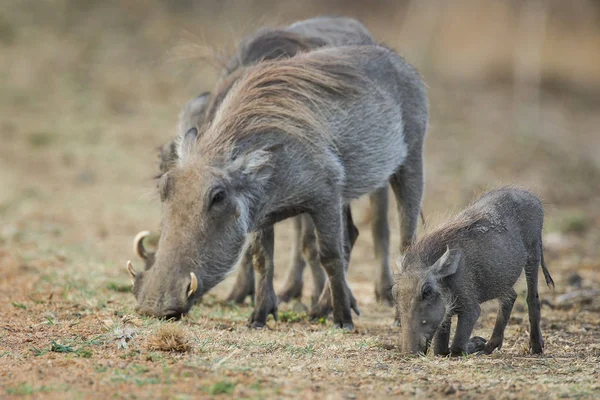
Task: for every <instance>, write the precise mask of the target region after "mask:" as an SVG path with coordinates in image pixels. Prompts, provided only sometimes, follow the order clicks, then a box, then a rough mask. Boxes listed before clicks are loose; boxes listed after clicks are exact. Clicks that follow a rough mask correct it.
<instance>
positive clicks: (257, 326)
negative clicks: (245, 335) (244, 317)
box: [249, 321, 265, 329]
mask: <svg viewBox="0 0 600 400" xmlns="http://www.w3.org/2000/svg"><path fill="white" fill-rule="evenodd" d="M264 327H265V324H263V323H262V322H258V321H254V322H252V323H250V324H249V328H251V329H263V328H264Z"/></svg>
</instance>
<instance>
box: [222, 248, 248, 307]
mask: <svg viewBox="0 0 600 400" xmlns="http://www.w3.org/2000/svg"><path fill="white" fill-rule="evenodd" d="M246 296H250V300H251V301H252V302H254V269H253V267H252V248H251V247H248V248H247V249H246V252H245V253H244V256H243V258H242V261H241V262H240V268H239V271H238V273H237V276H236V279H235V283H234V285H233V288H232V289H231V292H230V293H229V296H227V301H233V302H235V303H237V304H242V303H243V302H244V300H246Z"/></svg>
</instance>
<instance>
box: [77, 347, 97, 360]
mask: <svg viewBox="0 0 600 400" xmlns="http://www.w3.org/2000/svg"><path fill="white" fill-rule="evenodd" d="M75 354H77V356H78V357H81V358H92V355H94V353H92V350H90V349H86V348H83V349H79V350H77V351H76V352H75Z"/></svg>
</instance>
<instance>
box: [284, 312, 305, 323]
mask: <svg viewBox="0 0 600 400" xmlns="http://www.w3.org/2000/svg"><path fill="white" fill-rule="evenodd" d="M279 320H280V321H281V322H291V323H294V322H303V321H308V314H307V313H305V312H299V313H298V312H295V311H292V310H290V311H282V312H280V313H279Z"/></svg>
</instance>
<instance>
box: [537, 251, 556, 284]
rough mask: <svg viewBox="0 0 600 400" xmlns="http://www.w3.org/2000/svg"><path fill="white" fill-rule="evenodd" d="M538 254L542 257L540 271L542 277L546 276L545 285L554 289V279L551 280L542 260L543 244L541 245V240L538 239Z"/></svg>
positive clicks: (542, 258)
mask: <svg viewBox="0 0 600 400" xmlns="http://www.w3.org/2000/svg"><path fill="white" fill-rule="evenodd" d="M540 254H541V255H542V257H541V261H542V262H541V264H542V272H543V273H544V278H546V285H548V287H549V288H550V289H552V290H554V280H552V277H551V276H550V272H548V267H546V261H544V246H543V245H542V241H541V240H540Z"/></svg>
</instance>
